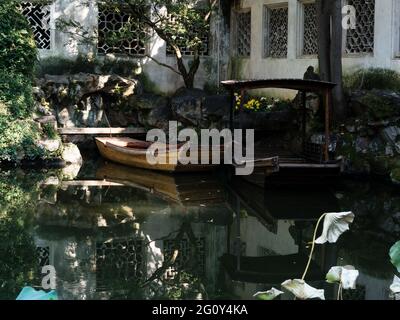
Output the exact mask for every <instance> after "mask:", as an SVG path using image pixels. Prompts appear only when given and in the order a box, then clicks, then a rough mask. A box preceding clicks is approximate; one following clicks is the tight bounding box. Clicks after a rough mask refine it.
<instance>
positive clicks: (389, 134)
mask: <svg viewBox="0 0 400 320" xmlns="http://www.w3.org/2000/svg"><path fill="white" fill-rule="evenodd" d="M382 137H383V139H384V140H385V141H387V142H388V143H389V144H390V145H392V146H393V147H394V148H395V150H396V152H397V153H400V128H399V127H395V126H391V127H387V128H385V129H383V130H382Z"/></svg>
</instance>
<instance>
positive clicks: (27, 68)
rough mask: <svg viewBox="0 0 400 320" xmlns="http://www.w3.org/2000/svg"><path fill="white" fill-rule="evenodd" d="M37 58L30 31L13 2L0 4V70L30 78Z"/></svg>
mask: <svg viewBox="0 0 400 320" xmlns="http://www.w3.org/2000/svg"><path fill="white" fill-rule="evenodd" d="M36 57H37V50H36V45H35V40H34V38H33V34H32V31H31V29H30V26H29V23H28V21H27V20H26V18H25V17H24V16H23V15H22V14H21V13H20V11H19V10H18V5H17V3H16V1H15V0H2V1H1V2H0V70H1V69H3V70H8V71H12V72H15V73H22V74H24V75H26V76H29V77H31V76H32V75H33V71H34V65H35V61H36Z"/></svg>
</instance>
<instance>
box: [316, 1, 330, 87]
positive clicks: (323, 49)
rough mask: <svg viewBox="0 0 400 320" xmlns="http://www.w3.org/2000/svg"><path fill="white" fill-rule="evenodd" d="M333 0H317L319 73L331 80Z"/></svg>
mask: <svg viewBox="0 0 400 320" xmlns="http://www.w3.org/2000/svg"><path fill="white" fill-rule="evenodd" d="M331 1H332V0H317V1H316V6H317V20H318V30H319V32H318V52H319V54H318V60H319V75H320V77H321V80H325V81H330V79H331V63H330V33H331V31H330V29H331V28H330V20H331V19H330V2H331Z"/></svg>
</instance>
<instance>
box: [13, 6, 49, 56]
mask: <svg viewBox="0 0 400 320" xmlns="http://www.w3.org/2000/svg"><path fill="white" fill-rule="evenodd" d="M20 10H21V11H22V14H23V15H24V16H25V17H26V18H27V19H28V21H29V24H30V25H31V28H32V31H33V35H34V37H35V42H36V46H37V47H38V49H50V6H49V5H41V4H34V3H31V2H22V3H21V4H20Z"/></svg>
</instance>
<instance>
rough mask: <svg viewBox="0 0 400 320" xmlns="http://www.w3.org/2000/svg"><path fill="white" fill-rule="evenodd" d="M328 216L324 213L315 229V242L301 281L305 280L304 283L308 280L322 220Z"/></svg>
mask: <svg viewBox="0 0 400 320" xmlns="http://www.w3.org/2000/svg"><path fill="white" fill-rule="evenodd" d="M326 215H327V213H324V214H323V215H322V216H321V217H320V218H319V220H318V222H317V225H316V227H315V230H314V237H313V241H312V246H311V252H310V256H309V257H308V262H307V266H306V269H305V270H304V273H303V276H302V277H301V280H303V281H304V279H305V278H306V275H307V272H308V269H309V268H310V265H311V261H312V257H313V254H314V249H315V240H317V232H318V228H319V225H320V224H321V222H322V220H323V219H324V218H325V216H326Z"/></svg>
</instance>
